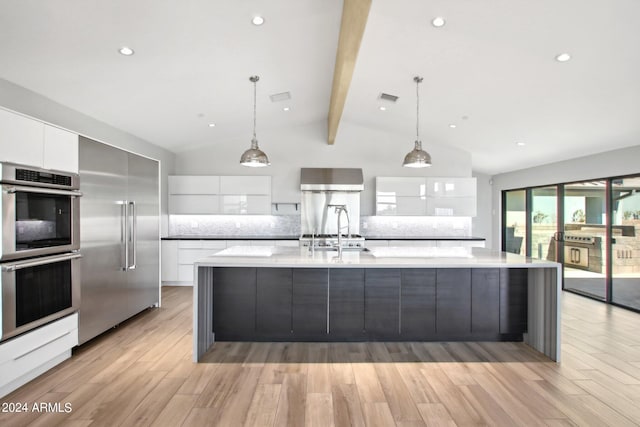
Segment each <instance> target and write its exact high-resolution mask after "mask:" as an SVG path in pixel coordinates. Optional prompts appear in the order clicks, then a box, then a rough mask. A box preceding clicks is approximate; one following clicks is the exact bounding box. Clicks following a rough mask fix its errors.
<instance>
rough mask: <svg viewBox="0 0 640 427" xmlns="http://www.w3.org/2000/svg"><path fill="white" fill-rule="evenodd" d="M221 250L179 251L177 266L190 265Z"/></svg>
mask: <svg viewBox="0 0 640 427" xmlns="http://www.w3.org/2000/svg"><path fill="white" fill-rule="evenodd" d="M219 250H221V249H180V250H179V251H178V264H179V265H182V264H191V265H193V263H195V262H196V261H197V260H199V259H200V258H204V257H207V256H209V255H213V254H215V253H216V252H218V251H219Z"/></svg>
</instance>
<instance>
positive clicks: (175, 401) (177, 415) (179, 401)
mask: <svg viewBox="0 0 640 427" xmlns="http://www.w3.org/2000/svg"><path fill="white" fill-rule="evenodd" d="M197 400H198V396H195V395H189V394H175V395H174V396H173V397H172V398H171V399H170V400H169V401H168V402H167V404H166V405H165V407H164V408H162V410H161V411H160V413H159V414H158V416H157V417H156V418H155V419H154V420H153V421H152V422H151V425H152V426H154V427H174V426H181V425H183V423H184V421H185V419H187V417H188V416H189V414H190V412H191V410H192V409H193V407H194V406H195V404H196V401H197ZM184 425H186V426H188V425H189V424H186V423H184Z"/></svg>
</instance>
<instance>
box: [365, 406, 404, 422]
mask: <svg viewBox="0 0 640 427" xmlns="http://www.w3.org/2000/svg"><path fill="white" fill-rule="evenodd" d="M362 413H363V415H364V422H365V425H366V426H367V427H390V426H395V425H396V422H395V420H394V419H393V414H391V409H389V405H388V404H387V402H363V403H362Z"/></svg>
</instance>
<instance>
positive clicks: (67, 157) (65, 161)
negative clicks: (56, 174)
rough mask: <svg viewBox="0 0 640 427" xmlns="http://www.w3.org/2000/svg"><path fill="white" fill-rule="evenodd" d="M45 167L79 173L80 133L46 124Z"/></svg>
mask: <svg viewBox="0 0 640 427" xmlns="http://www.w3.org/2000/svg"><path fill="white" fill-rule="evenodd" d="M43 165H44V168H45V169H55V170H59V171H67V172H73V173H78V135H76V134H75V133H71V132H68V131H66V130H62V129H59V128H57V127H54V126H49V125H44V155H43Z"/></svg>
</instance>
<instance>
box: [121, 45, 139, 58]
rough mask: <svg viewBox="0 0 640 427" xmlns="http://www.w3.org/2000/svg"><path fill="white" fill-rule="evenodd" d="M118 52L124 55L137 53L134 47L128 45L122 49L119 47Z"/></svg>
mask: <svg viewBox="0 0 640 427" xmlns="http://www.w3.org/2000/svg"><path fill="white" fill-rule="evenodd" d="M118 52H120V53H121V54H122V55H124V56H131V55H133V54H134V53H135V52H134V51H133V49H131V48H130V47H128V46H122V47H121V48H120V49H118Z"/></svg>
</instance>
